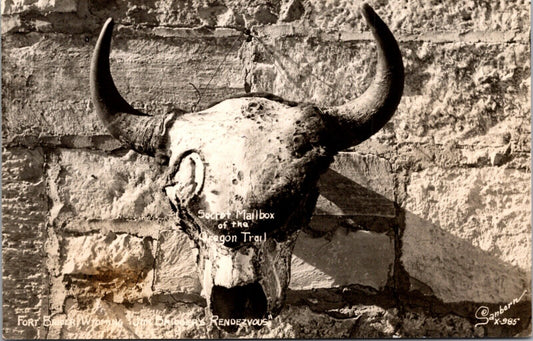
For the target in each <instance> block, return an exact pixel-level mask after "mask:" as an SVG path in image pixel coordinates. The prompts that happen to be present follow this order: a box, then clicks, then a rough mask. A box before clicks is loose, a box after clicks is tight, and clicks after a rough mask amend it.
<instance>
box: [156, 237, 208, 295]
mask: <svg viewBox="0 0 533 341" xmlns="http://www.w3.org/2000/svg"><path fill="white" fill-rule="evenodd" d="M157 245H158V248H157V253H156V266H155V279H154V285H153V287H154V293H156V294H159V293H187V294H191V293H192V294H200V292H201V291H202V285H201V283H200V279H199V277H198V276H199V275H198V274H199V272H198V269H197V267H196V258H197V257H198V250H197V249H196V247H195V246H194V243H193V242H192V240H190V239H189V237H188V236H187V235H186V234H185V233H183V232H181V231H177V230H166V231H161V233H160V234H159V238H158V244H157Z"/></svg>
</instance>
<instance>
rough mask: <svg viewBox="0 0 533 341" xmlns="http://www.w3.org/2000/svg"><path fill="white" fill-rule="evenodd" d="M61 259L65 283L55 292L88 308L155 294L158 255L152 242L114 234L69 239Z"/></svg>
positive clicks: (58, 284) (65, 243)
mask: <svg viewBox="0 0 533 341" xmlns="http://www.w3.org/2000/svg"><path fill="white" fill-rule="evenodd" d="M61 255H62V258H63V259H64V262H63V265H62V275H63V278H64V282H63V283H61V282H57V281H54V286H55V287H54V289H53V290H52V292H54V294H55V295H57V296H58V297H59V298H61V297H62V298H63V299H64V298H65V297H68V296H70V297H76V299H77V301H78V302H79V303H80V304H82V305H86V304H90V303H88V302H92V301H93V300H95V299H100V298H105V299H107V300H109V301H113V302H118V303H122V302H124V301H127V302H132V301H136V300H139V299H141V298H146V297H150V296H151V294H152V288H151V287H152V282H153V266H154V255H153V243H152V240H151V239H150V238H139V237H135V236H131V235H128V234H115V233H112V232H110V233H108V234H107V235H101V234H93V235H88V236H81V237H66V238H65V240H64V242H63V249H62V251H61ZM65 283H68V285H66V284H65ZM57 286H59V287H57ZM61 286H65V289H66V290H65V289H63V288H61ZM54 301H55V298H54Z"/></svg>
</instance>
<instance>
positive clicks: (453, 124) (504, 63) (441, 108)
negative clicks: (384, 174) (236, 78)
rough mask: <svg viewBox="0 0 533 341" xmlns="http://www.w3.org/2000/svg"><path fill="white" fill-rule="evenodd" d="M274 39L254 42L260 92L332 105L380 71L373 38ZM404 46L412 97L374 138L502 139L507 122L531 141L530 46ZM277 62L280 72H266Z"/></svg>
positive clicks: (255, 84)
mask: <svg viewBox="0 0 533 341" xmlns="http://www.w3.org/2000/svg"><path fill="white" fill-rule="evenodd" d="M267 43H268V44H269V45H270V46H271V47H269V49H265V48H263V46H262V45H261V44H257V46H253V44H254V43H253V42H252V46H251V47H249V49H250V50H248V52H247V53H249V54H250V56H248V57H246V58H245V60H246V62H247V63H248V64H247V68H249V71H248V77H247V79H250V80H253V81H249V83H250V84H252V91H269V92H273V93H277V94H283V96H285V97H286V98H288V99H292V100H297V101H301V100H304V101H307V102H313V103H316V104H318V105H320V106H326V107H327V106H329V105H336V104H341V103H344V102H345V101H346V100H347V99H351V98H355V97H357V96H358V95H359V94H361V93H362V91H363V90H365V89H366V88H367V87H368V85H369V84H370V81H371V79H372V77H373V74H374V70H373V68H374V66H373V65H374V59H375V55H374V51H373V46H374V44H373V43H371V42H370V41H368V42H361V41H358V42H354V43H351V44H347V43H345V44H343V45H339V44H340V43H339V42H325V41H321V40H320V39H319V38H308V39H305V40H303V41H302V39H300V38H299V37H294V38H290V37H289V38H284V39H271V41H268V42H267ZM400 46H401V50H402V53H403V59H404V64H405V74H406V80H405V90H404V96H403V97H402V101H401V102H400V105H399V107H398V110H397V112H396V114H395V115H394V116H393V117H392V119H391V121H390V122H389V123H387V124H386V125H385V127H384V128H383V129H382V130H381V131H380V132H378V133H377V134H376V135H374V136H373V137H372V139H376V140H378V141H381V142H384V143H387V144H395V143H398V144H404V143H408V142H409V143H433V144H437V145H440V146H442V145H445V144H447V143H450V142H453V141H461V144H463V145H482V144H487V143H491V141H495V140H497V137H499V134H501V132H502V128H504V127H505V130H506V131H507V132H510V133H511V137H510V139H511V140H513V141H518V140H524V142H526V143H524V145H527V141H530V137H529V135H528V132H529V131H530V128H529V126H530V122H529V108H530V101H529V90H528V89H529V74H530V67H529V45H527V44H522V43H510V44H506V45H505V48H502V47H501V46H500V45H499V44H486V43H478V44H477V45H476V47H475V48H474V49H473V48H472V44H467V43H464V42H452V43H432V42H414V41H412V42H403V43H400ZM251 61H253V63H250V62H251ZM258 62H259V63H258ZM270 66H274V69H275V71H272V72H265V70H268V67H270ZM317 78H318V79H317ZM509 127H517V128H518V129H516V130H513V129H511V128H509Z"/></svg>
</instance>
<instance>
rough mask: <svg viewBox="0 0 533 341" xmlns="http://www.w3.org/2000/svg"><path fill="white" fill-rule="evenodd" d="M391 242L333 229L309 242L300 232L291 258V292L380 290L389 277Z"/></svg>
mask: <svg viewBox="0 0 533 341" xmlns="http://www.w3.org/2000/svg"><path fill="white" fill-rule="evenodd" d="M393 262H394V242H393V240H392V239H391V237H389V236H387V235H385V234H378V233H373V232H367V231H357V232H348V231H347V230H345V229H343V228H339V229H337V231H335V232H334V233H332V235H330V236H327V237H323V238H312V237H311V236H309V235H308V234H306V233H304V232H302V233H300V236H299V237H298V240H297V242H296V246H295V247H294V252H293V256H292V263H291V282H290V284H289V288H290V289H292V290H309V289H317V288H332V287H338V286H347V285H351V284H359V285H365V286H370V287H373V288H375V289H378V290H380V289H383V288H384V287H385V285H386V283H387V281H388V280H389V277H390V276H392V267H393Z"/></svg>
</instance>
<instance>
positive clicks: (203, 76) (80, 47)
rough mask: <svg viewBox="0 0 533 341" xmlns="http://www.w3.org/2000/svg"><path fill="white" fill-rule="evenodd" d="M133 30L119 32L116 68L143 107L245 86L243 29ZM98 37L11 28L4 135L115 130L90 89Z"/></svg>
mask: <svg viewBox="0 0 533 341" xmlns="http://www.w3.org/2000/svg"><path fill="white" fill-rule="evenodd" d="M102 23H103V22H102ZM132 32H134V34H137V36H127V33H124V34H121V33H120V29H118V30H117V32H116V33H115V36H114V38H113V46H112V52H111V68H112V73H113V78H114V80H115V83H116V85H117V87H118V89H119V91H120V92H121V94H122V95H123V97H124V98H126V99H128V100H129V101H130V102H131V103H132V104H133V105H134V106H135V107H136V108H138V109H140V110H143V111H145V112H147V113H149V114H151V115H156V114H164V113H171V112H176V111H177V110H179V109H180V108H181V109H184V110H186V111H189V110H191V108H192V107H193V106H194V105H195V104H196V103H197V102H198V99H199V98H198V95H199V93H201V94H202V98H201V101H200V103H199V104H198V105H197V108H201V107H205V106H207V104H208V103H210V102H213V101H215V100H217V99H221V98H223V97H227V96H229V95H230V94H236V93H242V92H244V90H243V84H244V80H243V75H242V71H241V67H240V62H239V60H238V58H237V54H238V47H239V45H238V43H236V40H238V38H239V37H229V38H228V37H226V38H213V37H212V36H211V37H206V36H205V35H204V37H203V38H202V36H199V37H196V38H195V39H194V40H191V39H190V38H179V37H176V38H172V37H169V38H166V39H165V40H164V41H161V40H160V39H154V37H153V36H144V37H143V36H142V35H141V36H139V34H140V33H141V32H140V31H139V30H136V31H132ZM95 40H96V33H95V34H94V35H92V36H81V35H77V36H76V35H69V36H66V35H57V34H51V35H49V36H48V37H47V38H46V39H41V38H40V37H39V36H32V35H28V36H24V37H22V38H20V39H15V38H14V37H12V36H8V37H6V38H5V39H3V40H2V71H3V72H2V83H3V85H4V86H3V87H2V89H3V90H2V103H3V105H4V110H3V113H2V117H3V125H2V132H3V135H2V136H3V139H4V142H5V141H6V139H7V140H11V139H13V138H14V137H16V136H17V135H23V136H39V135H44V136H47V135H48V136H50V135H51V136H69V135H74V136H75V135H80V136H86V135H107V134H108V132H107V130H106V129H105V128H104V126H103V124H102V123H101V122H100V121H99V119H98V117H97V115H96V113H95V112H94V110H93V107H92V104H91V101H90V96H89V79H88V74H89V63H90V60H91V53H92V49H93V48H94V44H95ZM241 40H242V39H241ZM233 43H235V45H234V44H233ZM65 46H68V47H69V48H68V49H65V48H64V47H65ZM30 60H31V63H29V62H28V61H30ZM219 65H220V68H219ZM211 78H212V79H211ZM150 80H157V81H156V82H155V83H154V82H152V81H150ZM191 84H193V85H191ZM30 98H31V99H32V100H30ZM66 118H68V119H66Z"/></svg>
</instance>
